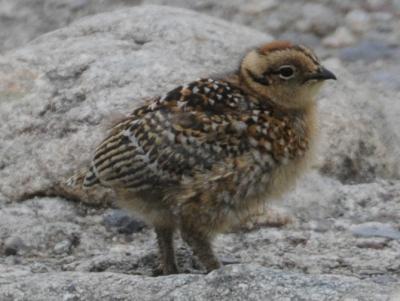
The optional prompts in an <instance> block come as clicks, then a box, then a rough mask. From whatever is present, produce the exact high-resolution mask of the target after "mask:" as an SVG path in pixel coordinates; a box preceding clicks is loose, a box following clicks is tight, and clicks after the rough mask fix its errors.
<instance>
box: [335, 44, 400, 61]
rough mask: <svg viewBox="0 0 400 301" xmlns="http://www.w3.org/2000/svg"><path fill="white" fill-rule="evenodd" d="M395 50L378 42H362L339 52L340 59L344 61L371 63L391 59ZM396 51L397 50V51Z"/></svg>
mask: <svg viewBox="0 0 400 301" xmlns="http://www.w3.org/2000/svg"><path fill="white" fill-rule="evenodd" d="M396 49H397V48H394V47H391V46H390V45H387V44H385V43H382V42H380V41H368V40H367V41H362V42H361V43H358V44H357V45H355V46H354V47H347V48H344V49H341V50H340V51H339V57H340V59H342V60H344V61H357V60H363V61H366V62H373V61H376V60H378V59H384V58H391V57H393V55H394V53H395V51H396ZM397 51H398V49H397Z"/></svg>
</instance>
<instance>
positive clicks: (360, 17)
mask: <svg viewBox="0 0 400 301" xmlns="http://www.w3.org/2000/svg"><path fill="white" fill-rule="evenodd" d="M345 21H346V24H347V25H348V26H349V27H350V28H351V30H352V31H353V32H357V33H361V32H365V31H367V30H368V29H369V26H370V17H369V15H368V14H367V13H366V12H365V11H363V10H361V9H355V10H352V11H350V12H349V13H347V15H346V18H345Z"/></svg>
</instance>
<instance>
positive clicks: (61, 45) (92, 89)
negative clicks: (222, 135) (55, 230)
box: [0, 6, 271, 202]
mask: <svg viewBox="0 0 400 301" xmlns="http://www.w3.org/2000/svg"><path fill="white" fill-rule="evenodd" d="M149 24H151V26H149ZM268 40H271V37H270V36H268V35H265V34H261V33H258V32H256V31H253V30H251V29H248V28H244V27H241V26H238V25H233V24H229V23H226V22H224V21H220V20H217V19H213V18H210V17H207V16H204V15H199V14H196V13H194V12H190V11H187V10H183V9H172V8H167V7H157V6H141V7H137V8H134V9H125V10H121V11H117V12H113V13H110V14H103V15H100V16H95V17H89V18H86V19H84V20H82V21H80V22H77V23H75V24H73V25H71V26H70V27H67V28H64V29H61V30H58V31H56V32H53V33H51V34H48V35H45V36H43V37H41V38H38V39H36V40H35V41H34V42H32V43H31V44H30V45H29V46H27V47H25V48H21V49H19V50H18V51H15V52H12V53H9V54H8V55H7V56H4V57H0V82H3V85H4V89H3V91H4V92H2V93H3V94H2V99H1V101H0V112H1V113H0V116H1V120H2V121H3V122H2V123H1V125H0V139H1V140H2V141H3V142H2V143H1V145H0V154H1V156H0V158H1V159H0V160H1V162H2V164H1V165H2V166H3V168H1V169H0V178H2V179H3V180H2V181H1V183H0V193H2V194H4V195H6V196H7V197H8V198H9V199H11V200H23V199H29V198H31V197H33V196H35V195H46V194H50V195H55V194H60V191H59V190H60V189H58V185H57V183H59V182H60V181H63V180H65V179H66V177H68V176H70V175H71V174H72V173H73V172H74V171H76V170H77V169H79V167H81V166H83V165H84V164H85V163H86V162H87V160H88V159H89V157H90V154H91V152H93V150H94V147H95V146H96V144H97V143H99V142H100V141H101V139H102V138H103V137H104V135H105V132H106V129H105V128H104V127H102V126H100V124H104V123H105V122H104V119H107V118H109V116H111V115H113V113H122V114H125V115H126V114H128V113H129V112H130V111H132V110H133V109H134V108H135V107H136V106H138V105H139V104H141V103H142V102H143V100H144V99H145V98H148V97H154V96H156V95H159V94H161V93H165V92H167V91H168V90H169V89H171V88H173V87H174V86H175V85H177V84H178V83H179V84H180V83H182V82H188V81H191V80H194V79H196V78H198V77H201V76H206V75H210V74H216V73H221V72H228V71H230V70H233V69H234V68H236V67H237V64H238V62H239V59H240V58H241V55H242V54H243V52H244V51H245V49H247V48H249V47H251V46H254V45H258V44H260V43H262V42H266V41H268ZM44 53H46V54H45V55H44ZM178 66H179V68H178ZM181 66H185V67H184V68H182V67H181ZM150 79H151V80H150ZM16 111H18V114H17V115H15V112H16ZM64 196H66V197H68V198H74V197H71V196H70V195H66V194H64ZM75 199H76V197H75ZM79 199H82V198H79ZM86 199H87V200H88V201H91V202H101V200H100V196H99V197H96V196H94V197H88V198H86ZM104 199H105V200H107V201H109V200H110V199H111V198H110V196H109V195H107V196H105V197H104Z"/></svg>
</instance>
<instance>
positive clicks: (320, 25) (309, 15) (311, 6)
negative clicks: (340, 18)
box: [297, 3, 337, 36]
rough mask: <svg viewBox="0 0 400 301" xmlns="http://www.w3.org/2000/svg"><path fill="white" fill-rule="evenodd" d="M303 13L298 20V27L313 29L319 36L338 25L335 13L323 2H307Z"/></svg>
mask: <svg viewBox="0 0 400 301" xmlns="http://www.w3.org/2000/svg"><path fill="white" fill-rule="evenodd" d="M302 15H303V17H302V18H301V20H299V21H298V22H297V28H298V29H299V30H301V31H311V32H313V33H315V34H317V35H319V36H324V35H327V34H328V33H329V32H331V31H332V30H333V29H334V28H335V27H336V26H337V19H336V17H335V13H334V12H333V11H332V9H330V8H329V7H327V6H325V5H322V4H318V3H307V4H305V5H304V6H303V10H302Z"/></svg>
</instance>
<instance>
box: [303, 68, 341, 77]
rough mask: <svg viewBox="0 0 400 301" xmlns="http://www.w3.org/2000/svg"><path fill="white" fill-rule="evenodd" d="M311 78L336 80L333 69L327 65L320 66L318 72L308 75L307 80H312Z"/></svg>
mask: <svg viewBox="0 0 400 301" xmlns="http://www.w3.org/2000/svg"><path fill="white" fill-rule="evenodd" d="M310 79H317V80H327V79H334V80H336V76H335V74H333V73H332V72H331V71H329V70H328V69H326V68H325V67H322V66H321V67H319V68H318V71H317V72H316V73H314V74H311V75H309V76H308V77H307V80H310Z"/></svg>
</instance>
